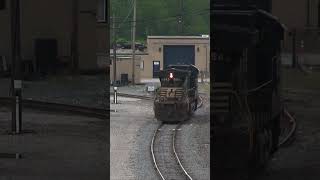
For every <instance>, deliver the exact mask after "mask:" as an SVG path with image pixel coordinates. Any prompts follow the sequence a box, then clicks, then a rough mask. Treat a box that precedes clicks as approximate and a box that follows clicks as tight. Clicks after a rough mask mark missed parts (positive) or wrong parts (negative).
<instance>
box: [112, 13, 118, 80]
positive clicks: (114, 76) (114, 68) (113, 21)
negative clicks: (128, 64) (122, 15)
mask: <svg viewBox="0 0 320 180" xmlns="http://www.w3.org/2000/svg"><path fill="white" fill-rule="evenodd" d="M115 17H116V16H115V14H114V13H113V17H112V28H113V31H112V32H113V83H112V84H113V86H115V83H116V80H117V38H116V25H115V24H116V21H115V19H116V18H115Z"/></svg>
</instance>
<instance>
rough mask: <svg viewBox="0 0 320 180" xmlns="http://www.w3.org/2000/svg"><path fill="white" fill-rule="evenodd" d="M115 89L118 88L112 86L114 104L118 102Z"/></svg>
mask: <svg viewBox="0 0 320 180" xmlns="http://www.w3.org/2000/svg"><path fill="white" fill-rule="evenodd" d="M117 89H118V88H117V87H113V90H114V95H113V100H114V104H117V103H118V97H117V96H118V94H117Z"/></svg>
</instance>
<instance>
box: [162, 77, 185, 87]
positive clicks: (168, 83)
mask: <svg viewBox="0 0 320 180" xmlns="http://www.w3.org/2000/svg"><path fill="white" fill-rule="evenodd" d="M160 81H161V86H164V87H182V86H184V84H185V78H178V77H174V78H170V77H168V78H161V80H160Z"/></svg>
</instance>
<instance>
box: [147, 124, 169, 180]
mask: <svg viewBox="0 0 320 180" xmlns="http://www.w3.org/2000/svg"><path fill="white" fill-rule="evenodd" d="M162 126H163V123H161V124H160V125H159V126H158V128H157V130H156V131H155V132H154V134H153V137H152V140H151V149H150V150H151V156H152V160H153V165H154V166H155V169H156V171H157V173H158V174H159V176H160V177H161V179H162V180H166V179H165V178H164V176H163V175H162V173H161V171H160V169H159V167H158V163H157V160H156V156H155V155H154V141H155V139H156V136H157V134H158V131H159V129H160V128H161V127H162Z"/></svg>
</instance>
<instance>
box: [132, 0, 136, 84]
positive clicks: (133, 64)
mask: <svg viewBox="0 0 320 180" xmlns="http://www.w3.org/2000/svg"><path fill="white" fill-rule="evenodd" d="M136 5H137V4H136V0H133V25H132V45H131V49H132V85H135V82H134V78H135V77H134V70H135V51H136V43H135V41H136V9H137V6H136Z"/></svg>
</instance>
